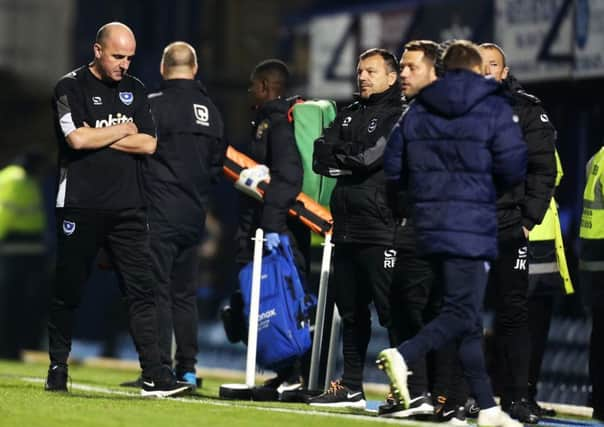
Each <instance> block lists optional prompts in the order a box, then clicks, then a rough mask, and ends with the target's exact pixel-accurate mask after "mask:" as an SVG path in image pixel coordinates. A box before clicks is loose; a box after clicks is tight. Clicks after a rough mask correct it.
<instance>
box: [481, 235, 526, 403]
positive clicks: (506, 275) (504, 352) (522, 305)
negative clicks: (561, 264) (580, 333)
mask: <svg viewBox="0 0 604 427" xmlns="http://www.w3.org/2000/svg"><path fill="white" fill-rule="evenodd" d="M488 286H489V287H491V286H492V287H493V288H494V289H493V290H494V296H495V348H496V352H497V355H496V358H497V359H496V360H497V368H498V379H499V381H500V383H501V385H502V390H501V400H502V404H503V406H506V405H507V404H509V403H510V402H513V401H517V400H520V399H522V398H526V397H527V393H528V376H529V363H530V357H531V343H530V335H529V309H528V289H529V280H528V249H527V240H526V238H525V236H524V233H523V231H522V227H521V225H519V224H518V225H517V226H514V227H511V228H510V229H508V230H504V231H502V230H500V235H499V256H498V258H497V259H496V260H495V261H494V262H493V264H492V266H491V272H490V274H489V285H488Z"/></svg>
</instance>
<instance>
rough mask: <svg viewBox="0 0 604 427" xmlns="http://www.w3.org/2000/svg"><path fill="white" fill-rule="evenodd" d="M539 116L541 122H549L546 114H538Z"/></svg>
mask: <svg viewBox="0 0 604 427" xmlns="http://www.w3.org/2000/svg"><path fill="white" fill-rule="evenodd" d="M539 118H540V119H541V121H542V122H543V123H547V122H549V117H547V114H541V115H540V116H539Z"/></svg>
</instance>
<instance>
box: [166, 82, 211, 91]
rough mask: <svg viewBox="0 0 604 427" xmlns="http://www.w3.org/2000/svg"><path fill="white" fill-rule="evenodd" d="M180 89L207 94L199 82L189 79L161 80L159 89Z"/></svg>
mask: <svg viewBox="0 0 604 427" xmlns="http://www.w3.org/2000/svg"><path fill="white" fill-rule="evenodd" d="M173 87H176V88H182V89H197V90H199V91H201V92H202V93H204V94H207V91H206V88H205V86H204V85H203V84H202V83H201V82H200V81H199V80H190V79H170V80H162V82H161V88H162V89H168V88H173Z"/></svg>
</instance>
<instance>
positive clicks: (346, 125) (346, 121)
mask: <svg viewBox="0 0 604 427" xmlns="http://www.w3.org/2000/svg"><path fill="white" fill-rule="evenodd" d="M351 121H352V117H350V116H348V117H345V118H344V120H343V121H342V127H344V128H346V127H348V125H349V124H350V122H351Z"/></svg>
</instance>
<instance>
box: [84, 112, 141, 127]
mask: <svg viewBox="0 0 604 427" xmlns="http://www.w3.org/2000/svg"><path fill="white" fill-rule="evenodd" d="M129 122H130V123H132V122H134V119H133V118H132V117H128V116H126V115H125V114H122V113H117V114H116V115H115V117H113V114H109V116H107V118H106V119H103V120H97V121H96V123H95V125H94V127H95V128H106V127H108V126H115V125H121V124H122V123H129Z"/></svg>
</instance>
